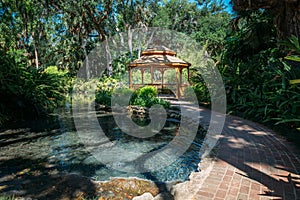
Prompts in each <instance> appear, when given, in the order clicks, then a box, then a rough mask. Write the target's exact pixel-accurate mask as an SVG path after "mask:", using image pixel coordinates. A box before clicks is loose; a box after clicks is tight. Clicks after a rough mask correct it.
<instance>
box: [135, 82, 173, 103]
mask: <svg viewBox="0 0 300 200" xmlns="http://www.w3.org/2000/svg"><path fill="white" fill-rule="evenodd" d="M157 94H158V92H157V90H156V88H155V87H154V86H144V87H141V88H139V89H138V90H137V91H136V92H135V93H134V94H133V95H132V98H131V105H139V106H143V107H151V106H153V105H155V104H160V105H162V106H164V107H165V108H168V107H170V103H169V102H167V101H164V100H162V99H159V98H158V97H157Z"/></svg>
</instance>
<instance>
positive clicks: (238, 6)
mask: <svg viewBox="0 0 300 200" xmlns="http://www.w3.org/2000/svg"><path fill="white" fill-rule="evenodd" d="M232 2H233V9H234V10H236V11H245V10H258V9H266V10H271V11H272V13H273V16H274V18H273V23H274V25H275V26H276V28H277V31H278V34H277V37H278V38H280V39H286V38H288V37H289V36H291V35H295V36H297V37H298V38H299V37H300V25H299V24H300V1H298V0H284V1H283V0H232Z"/></svg>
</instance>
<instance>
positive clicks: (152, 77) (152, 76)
mask: <svg viewBox="0 0 300 200" xmlns="http://www.w3.org/2000/svg"><path fill="white" fill-rule="evenodd" d="M150 71H151V85H153V79H154V74H153V66H151V68H150Z"/></svg>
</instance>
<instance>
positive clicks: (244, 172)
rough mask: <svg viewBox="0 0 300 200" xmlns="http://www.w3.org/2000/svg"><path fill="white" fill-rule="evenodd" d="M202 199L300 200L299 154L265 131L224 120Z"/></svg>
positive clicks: (199, 196) (240, 121) (254, 125)
mask: <svg viewBox="0 0 300 200" xmlns="http://www.w3.org/2000/svg"><path fill="white" fill-rule="evenodd" d="M216 149H217V150H216V152H217V153H216V156H215V159H214V161H213V167H212V170H211V171H210V172H209V175H208V177H207V178H206V179H205V181H204V183H203V184H202V187H201V188H199V190H198V192H197V193H196V195H195V196H194V199H196V200H198V199H199V200H200V199H201V200H202V199H215V200H223V199H228V200H229V199H238V200H246V199H253V200H255V199H260V200H264V199H284V200H293V199H299V200H300V174H299V172H300V159H299V157H300V154H299V153H297V152H299V151H298V150H296V149H294V147H293V145H292V144H291V143H289V142H287V141H286V140H284V139H282V138H280V137H279V136H278V135H276V134H274V133H273V132H272V131H271V130H269V129H268V128H266V127H264V126H262V125H260V124H257V123H253V122H250V121H247V120H244V119H241V118H238V117H231V116H229V117H227V119H226V123H225V127H224V130H223V133H222V136H221V139H220V140H219V144H218V146H217V147H216Z"/></svg>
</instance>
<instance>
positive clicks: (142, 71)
mask: <svg viewBox="0 0 300 200" xmlns="http://www.w3.org/2000/svg"><path fill="white" fill-rule="evenodd" d="M144 72H145V70H144V69H143V68H141V73H142V85H144Z"/></svg>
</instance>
